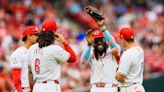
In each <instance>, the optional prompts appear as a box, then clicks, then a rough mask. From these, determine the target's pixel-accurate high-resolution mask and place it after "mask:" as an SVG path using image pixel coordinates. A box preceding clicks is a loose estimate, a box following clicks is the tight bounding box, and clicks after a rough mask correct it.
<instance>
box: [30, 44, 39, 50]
mask: <svg viewBox="0 0 164 92" xmlns="http://www.w3.org/2000/svg"><path fill="white" fill-rule="evenodd" d="M35 48H38V43H35V44H33V45H31V46H30V48H29V50H32V49H35Z"/></svg>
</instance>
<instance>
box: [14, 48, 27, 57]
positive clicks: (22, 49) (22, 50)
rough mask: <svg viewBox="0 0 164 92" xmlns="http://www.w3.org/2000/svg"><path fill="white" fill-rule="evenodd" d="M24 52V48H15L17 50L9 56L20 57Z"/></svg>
mask: <svg viewBox="0 0 164 92" xmlns="http://www.w3.org/2000/svg"><path fill="white" fill-rule="evenodd" d="M25 50H26V48H25V47H24V46H21V47H19V48H17V49H16V50H15V51H14V52H13V53H12V54H11V56H17V55H21V54H22V53H23V52H24V51H25Z"/></svg>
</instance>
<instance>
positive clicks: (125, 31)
mask: <svg viewBox="0 0 164 92" xmlns="http://www.w3.org/2000/svg"><path fill="white" fill-rule="evenodd" d="M120 38H124V39H125V40H128V39H133V38H134V32H133V30H132V29H131V28H129V27H124V28H122V29H121V30H120Z"/></svg>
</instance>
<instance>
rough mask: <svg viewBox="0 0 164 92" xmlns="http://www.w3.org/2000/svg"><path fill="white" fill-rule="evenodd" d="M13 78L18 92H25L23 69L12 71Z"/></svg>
mask: <svg viewBox="0 0 164 92" xmlns="http://www.w3.org/2000/svg"><path fill="white" fill-rule="evenodd" d="M12 77H13V81H14V85H15V88H16V89H17V92H23V91H22V87H21V69H12Z"/></svg>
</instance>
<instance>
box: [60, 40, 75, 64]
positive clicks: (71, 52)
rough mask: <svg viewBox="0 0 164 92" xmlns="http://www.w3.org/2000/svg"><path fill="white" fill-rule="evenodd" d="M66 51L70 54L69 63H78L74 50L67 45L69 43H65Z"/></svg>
mask: <svg viewBox="0 0 164 92" xmlns="http://www.w3.org/2000/svg"><path fill="white" fill-rule="evenodd" d="M63 45H64V48H65V50H66V51H67V52H68V53H69V54H70V57H69V59H68V62H70V63H74V62H76V55H75V52H74V51H73V50H72V48H71V47H70V46H69V45H68V44H67V42H63Z"/></svg>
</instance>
